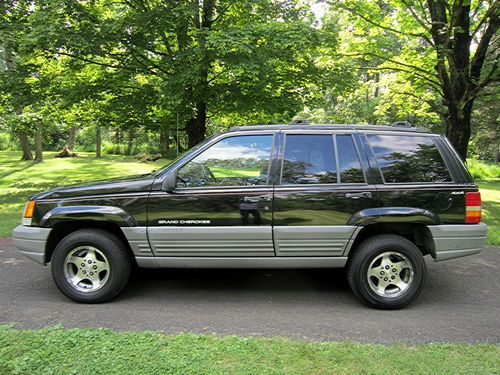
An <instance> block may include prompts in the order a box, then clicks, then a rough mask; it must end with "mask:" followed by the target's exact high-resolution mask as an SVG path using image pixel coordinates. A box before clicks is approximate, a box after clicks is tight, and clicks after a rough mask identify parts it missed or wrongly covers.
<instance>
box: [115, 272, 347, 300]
mask: <svg viewBox="0 0 500 375" xmlns="http://www.w3.org/2000/svg"><path fill="white" fill-rule="evenodd" d="M145 291H147V292H148V293H147V294H155V295H161V294H164V293H176V294H177V293H179V292H181V291H182V292H183V293H186V294H189V293H198V292H200V291H203V293H205V294H210V293H213V294H214V295H215V294H220V293H229V294H235V293H237V294H239V295H242V294H248V295H254V294H256V293H259V292H265V293H267V294H269V293H273V292H276V293H302V294H303V293H304V292H306V293H307V292H315V293H340V294H345V293H351V292H350V289H349V285H348V283H347V280H346V277H345V271H344V270H343V269H304V270H302V269H300V270H296V269H286V270H284V269H135V270H134V272H133V274H132V277H131V280H130V282H129V284H128V286H127V288H126V289H125V291H124V294H125V295H126V296H125V298H133V297H135V296H139V295H142V296H143V295H144V292H145Z"/></svg>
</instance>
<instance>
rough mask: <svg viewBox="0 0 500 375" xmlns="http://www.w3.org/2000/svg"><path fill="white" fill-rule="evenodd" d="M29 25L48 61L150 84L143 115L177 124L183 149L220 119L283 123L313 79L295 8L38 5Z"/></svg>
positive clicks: (262, 3) (257, 2)
mask: <svg viewBox="0 0 500 375" xmlns="http://www.w3.org/2000/svg"><path fill="white" fill-rule="evenodd" d="M31 26H32V29H31V32H30V36H31V38H32V40H33V41H34V43H35V44H36V45H37V46H38V48H41V49H44V50H45V51H46V52H47V53H48V54H49V55H52V56H61V55H64V56H69V57H71V58H72V59H75V60H77V61H80V62H84V63H86V64H92V65H94V66H101V67H105V68H107V69H108V71H109V70H110V69H111V70H114V71H117V72H119V74H121V75H125V76H128V77H131V78H133V77H142V78H141V79H142V80H145V81H148V84H150V85H151V87H153V89H154V91H155V92H154V93H155V98H156V103H154V104H153V103H150V106H149V109H150V111H149V112H150V113H152V112H153V111H151V109H152V108H153V107H154V106H156V107H161V108H162V109H163V110H164V114H165V116H166V117H163V121H165V122H167V121H168V122H169V123H171V124H172V123H175V120H176V118H177V116H179V119H180V121H181V122H182V123H183V124H184V125H183V126H182V130H184V131H185V132H186V133H187V137H188V146H193V145H194V144H196V143H198V142H199V141H201V140H202V139H203V138H204V137H205V134H206V132H207V122H209V121H210V120H211V119H215V118H216V117H217V116H218V115H219V114H220V113H222V112H224V113H225V114H227V115H229V116H244V117H245V118H247V119H248V118H259V119H265V118H267V119H274V118H276V115H278V116H279V117H280V118H286V120H289V119H290V118H291V117H292V116H293V114H294V113H295V112H296V111H298V110H300V109H301V108H300V107H302V106H303V103H304V102H305V101H307V100H308V97H309V89H310V88H311V86H310V85H309V83H310V82H311V80H313V81H314V80H317V79H318V76H319V75H318V74H317V71H316V70H315V64H314V57H315V54H314V50H315V48H316V46H317V45H318V44H319V43H318V30H317V29H316V28H314V27H313V17H312V14H311V12H310V11H309V8H308V7H307V6H305V5H302V2H300V1H298V0H294V1H271V0H252V1H243V0H240V1H229V0H220V1H216V0H190V1H180V0H177V1H169V2H165V1H157V0H150V1H142V0H130V1H123V2H116V1H111V0H99V1H92V2H68V1H65V0H50V1H43V2H41V1H40V2H36V6H35V12H34V14H33V17H32V18H31ZM133 86H135V87H136V88H137V85H133ZM137 92H138V91H136V94H137ZM146 112H147V111H146ZM134 126H137V124H135V125H134ZM156 126H161V124H157V125H156ZM168 128H169V126H163V129H168Z"/></svg>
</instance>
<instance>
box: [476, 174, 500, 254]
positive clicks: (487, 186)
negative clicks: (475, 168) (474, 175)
mask: <svg viewBox="0 0 500 375" xmlns="http://www.w3.org/2000/svg"><path fill="white" fill-rule="evenodd" d="M476 182H477V184H478V185H479V191H480V192H481V200H482V203H483V210H482V221H483V222H485V223H486V224H488V239H487V241H488V244H490V245H494V246H500V180H489V181H479V180H478V181H476Z"/></svg>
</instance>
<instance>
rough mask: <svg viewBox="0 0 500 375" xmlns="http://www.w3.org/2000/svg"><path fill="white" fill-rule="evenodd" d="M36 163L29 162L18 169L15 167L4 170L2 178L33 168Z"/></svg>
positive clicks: (0, 175)
mask: <svg viewBox="0 0 500 375" xmlns="http://www.w3.org/2000/svg"><path fill="white" fill-rule="evenodd" d="M34 165H35V163H33V162H30V163H29V164H27V165H25V166H24V167H22V168H18V169H14V170H10V171H7V172H4V173H0V178H4V177H8V176H10V175H12V174H14V173H18V172H21V171H24V170H25V169H28V168H31V167H32V166H34Z"/></svg>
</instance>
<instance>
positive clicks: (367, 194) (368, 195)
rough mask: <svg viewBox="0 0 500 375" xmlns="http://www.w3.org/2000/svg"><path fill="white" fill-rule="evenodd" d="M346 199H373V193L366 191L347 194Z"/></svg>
mask: <svg viewBox="0 0 500 375" xmlns="http://www.w3.org/2000/svg"><path fill="white" fill-rule="evenodd" d="M345 197H346V198H351V199H359V198H371V197H372V193H370V192H369V191H364V192H362V193H346V195H345Z"/></svg>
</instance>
